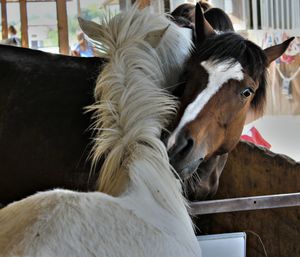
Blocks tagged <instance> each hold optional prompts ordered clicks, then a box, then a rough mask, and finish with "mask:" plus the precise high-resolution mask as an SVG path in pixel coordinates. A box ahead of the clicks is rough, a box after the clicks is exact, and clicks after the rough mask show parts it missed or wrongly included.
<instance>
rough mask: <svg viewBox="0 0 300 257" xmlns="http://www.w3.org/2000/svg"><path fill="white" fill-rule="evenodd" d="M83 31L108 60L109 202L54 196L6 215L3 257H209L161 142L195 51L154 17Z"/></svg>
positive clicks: (105, 150)
mask: <svg viewBox="0 0 300 257" xmlns="http://www.w3.org/2000/svg"><path fill="white" fill-rule="evenodd" d="M81 26H82V29H83V30H84V31H85V33H86V34H87V35H88V36H89V37H90V39H91V40H93V41H94V43H95V44H96V45H98V48H99V49H100V50H104V52H105V53H106V58H107V59H108V63H107V65H106V66H105V68H104V69H103V71H102V73H101V76H100V77H99V79H98V82H97V86H96V89H95V96H96V100H97V102H96V103H95V104H94V105H93V106H91V107H90V109H92V110H94V111H95V130H96V137H95V146H94V151H93V157H94V162H95V163H97V161H98V160H99V158H101V157H105V162H104V164H103V166H102V170H101V178H100V186H99V190H100V191H101V192H104V193H100V192H93V193H78V192H73V191H68V190H54V191H47V192H43V193H38V194H36V195H33V196H31V197H28V198H26V199H24V200H22V201H19V202H15V203H13V204H10V205H9V206H7V207H5V208H4V209H2V210H0V256H39V257H40V256H55V257H57V256H80V257H84V256H110V257H112V256H118V257H120V256H130V257H134V256H137V257H142V256H156V257H157V256H163V257H167V256H181V257H183V256H189V257H191V256H201V253H200V249H199V246H198V243H197V240H196V237H195V235H194V231H193V226H192V222H191V219H190V217H189V215H188V212H187V210H186V204H185V199H184V197H183V196H182V193H181V187H180V185H179V182H178V181H177V179H176V178H175V176H174V174H173V173H172V169H171V166H170V164H169V161H168V155H167V152H166V149H165V146H164V145H163V143H162V142H161V141H160V134H161V130H162V129H163V127H164V126H166V122H167V120H168V118H170V115H171V114H172V113H173V112H174V110H175V106H176V103H175V101H174V99H173V98H172V97H171V96H170V95H168V94H167V93H166V91H165V89H166V88H167V87H169V86H171V85H172V83H173V81H174V80H175V79H176V77H177V75H179V74H180V72H181V67H182V65H183V63H184V61H185V58H186V56H187V55H188V53H189V49H190V47H191V42H190V41H189V39H187V38H186V37H185V36H184V33H182V32H181V30H180V29H179V28H177V27H176V26H175V25H174V24H172V23H171V22H170V21H169V20H167V19H166V18H165V17H164V16H159V15H155V14H152V13H151V12H150V11H149V10H148V9H145V10H142V11H139V10H137V8H133V9H132V10H130V11H128V12H125V13H122V14H120V15H118V16H116V17H114V18H113V19H112V20H110V21H108V22H107V23H105V24H103V25H98V24H95V23H92V22H86V21H81ZM171 78H172V79H174V80H171ZM170 81H172V82H170Z"/></svg>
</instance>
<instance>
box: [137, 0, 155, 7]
mask: <svg viewBox="0 0 300 257" xmlns="http://www.w3.org/2000/svg"><path fill="white" fill-rule="evenodd" d="M136 2H137V3H138V5H139V8H140V9H143V8H145V7H147V6H149V5H150V4H151V0H136Z"/></svg>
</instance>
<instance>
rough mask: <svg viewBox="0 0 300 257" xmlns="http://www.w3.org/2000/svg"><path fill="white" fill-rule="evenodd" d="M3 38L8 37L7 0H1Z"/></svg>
mask: <svg viewBox="0 0 300 257" xmlns="http://www.w3.org/2000/svg"><path fill="white" fill-rule="evenodd" d="M1 23H2V39H7V38H8V25H7V8H6V0H1Z"/></svg>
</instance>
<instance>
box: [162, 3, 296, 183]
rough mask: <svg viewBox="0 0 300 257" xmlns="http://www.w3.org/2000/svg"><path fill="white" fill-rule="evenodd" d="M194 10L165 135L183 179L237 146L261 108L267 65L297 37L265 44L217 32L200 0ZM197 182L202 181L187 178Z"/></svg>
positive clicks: (171, 156)
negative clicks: (190, 46)
mask: <svg viewBox="0 0 300 257" xmlns="http://www.w3.org/2000/svg"><path fill="white" fill-rule="evenodd" d="M195 15H196V16H195V23H196V24H195V35H196V42H195V46H196V47H195V50H194V51H193V53H192V55H191V57H190V59H189V60H188V62H187V65H186V70H185V72H184V73H183V75H182V78H181V81H182V84H181V92H182V94H181V101H180V102H181V106H180V109H179V112H178V117H177V119H176V122H175V124H174V126H173V132H172V133H171V134H170V136H169V138H168V140H167V147H168V149H169V157H170V161H171V163H172V165H173V166H174V168H175V169H176V170H177V171H178V172H179V174H180V175H181V177H182V178H183V179H188V178H190V177H191V175H192V174H193V173H194V172H195V171H196V170H197V168H198V166H199V165H200V164H201V163H205V165H208V166H209V165H211V163H208V162H211V161H214V159H216V158H219V157H218V156H221V155H224V154H226V153H228V152H230V151H231V150H232V149H233V148H234V147H235V146H236V144H237V143H238V141H239V138H240V135H241V132H242V129H243V125H244V123H245V119H246V116H247V113H248V112H249V111H253V112H256V113H260V112H262V111H263V108H264V104H265V91H266V72H267V67H268V66H269V64H270V63H271V62H272V61H273V60H275V59H276V58H278V57H279V56H280V55H281V54H283V53H284V51H285V50H286V49H287V47H288V45H289V43H290V42H291V40H292V39H293V38H290V39H288V40H287V41H285V42H283V43H282V44H280V45H276V46H273V47H270V48H267V49H265V50H262V49H261V48H260V47H258V46H257V45H255V44H254V43H252V42H251V41H249V40H246V39H244V38H243V37H241V36H240V35H238V34H236V33H234V32H226V33H220V34H216V33H215V31H214V30H213V29H212V27H211V26H210V25H209V23H208V22H207V21H206V19H205V18H204V16H203V13H202V11H201V8H200V5H199V4H197V6H196V14H195ZM215 179H216V178H212V182H213V183H214V184H217V183H218V178H217V181H214V180H215ZM194 183H196V184H197V185H198V184H199V181H198V180H197V179H195V178H192V179H189V180H187V181H186V185H189V186H191V184H194ZM200 183H201V181H200Z"/></svg>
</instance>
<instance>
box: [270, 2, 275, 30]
mask: <svg viewBox="0 0 300 257" xmlns="http://www.w3.org/2000/svg"><path fill="white" fill-rule="evenodd" d="M270 12H271V28H272V29H274V28H275V24H274V3H273V0H271V8H270Z"/></svg>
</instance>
